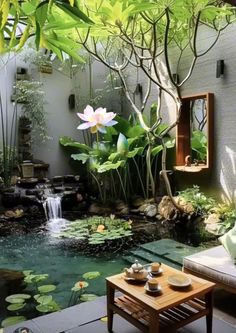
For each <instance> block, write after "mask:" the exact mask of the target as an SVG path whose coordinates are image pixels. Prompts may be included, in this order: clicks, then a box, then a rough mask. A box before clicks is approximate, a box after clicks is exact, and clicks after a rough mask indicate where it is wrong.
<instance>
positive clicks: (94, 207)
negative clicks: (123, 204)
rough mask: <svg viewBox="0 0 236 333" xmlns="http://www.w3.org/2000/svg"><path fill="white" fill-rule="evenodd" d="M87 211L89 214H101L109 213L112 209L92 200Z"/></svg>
mask: <svg viewBox="0 0 236 333" xmlns="http://www.w3.org/2000/svg"><path fill="white" fill-rule="evenodd" d="M88 212H89V213H90V214H97V215H102V214H111V213H112V210H111V208H108V207H102V206H100V205H99V204H98V203H95V202H94V203H92V204H91V205H90V207H89V209H88Z"/></svg>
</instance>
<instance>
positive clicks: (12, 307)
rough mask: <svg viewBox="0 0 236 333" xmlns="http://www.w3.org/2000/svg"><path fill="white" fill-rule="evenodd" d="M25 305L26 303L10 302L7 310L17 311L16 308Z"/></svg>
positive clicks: (21, 307) (18, 308)
mask: <svg viewBox="0 0 236 333" xmlns="http://www.w3.org/2000/svg"><path fill="white" fill-rule="evenodd" d="M25 305H26V303H20V304H17V303H16V304H10V305H8V307H7V310H9V311H17V310H20V309H23V308H24V307H25Z"/></svg>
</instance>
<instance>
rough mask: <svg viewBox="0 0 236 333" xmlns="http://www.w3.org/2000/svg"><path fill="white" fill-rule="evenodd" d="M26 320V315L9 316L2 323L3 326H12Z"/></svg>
mask: <svg viewBox="0 0 236 333" xmlns="http://www.w3.org/2000/svg"><path fill="white" fill-rule="evenodd" d="M25 320H26V318H25V317H24V316H13V317H7V318H6V319H4V320H3V321H2V322H1V325H2V327H7V326H12V325H15V324H18V323H20V322H22V321H25Z"/></svg>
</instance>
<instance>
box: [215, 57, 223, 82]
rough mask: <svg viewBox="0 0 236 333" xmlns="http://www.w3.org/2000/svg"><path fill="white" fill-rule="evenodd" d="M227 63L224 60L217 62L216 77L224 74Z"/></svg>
mask: <svg viewBox="0 0 236 333" xmlns="http://www.w3.org/2000/svg"><path fill="white" fill-rule="evenodd" d="M224 70H225V63H224V60H217V62H216V77H217V78H219V77H222V76H224Z"/></svg>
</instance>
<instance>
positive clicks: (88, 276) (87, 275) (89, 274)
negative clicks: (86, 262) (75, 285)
mask: <svg viewBox="0 0 236 333" xmlns="http://www.w3.org/2000/svg"><path fill="white" fill-rule="evenodd" d="M100 275H101V274H100V273H99V272H87V273H84V274H83V278H84V279H86V280H91V279H95V278H97V277H99V276H100Z"/></svg>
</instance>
